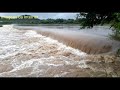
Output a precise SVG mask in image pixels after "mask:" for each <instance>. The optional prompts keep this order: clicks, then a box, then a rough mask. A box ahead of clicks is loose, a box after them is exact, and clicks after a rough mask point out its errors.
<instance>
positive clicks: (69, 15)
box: [0, 13, 78, 19]
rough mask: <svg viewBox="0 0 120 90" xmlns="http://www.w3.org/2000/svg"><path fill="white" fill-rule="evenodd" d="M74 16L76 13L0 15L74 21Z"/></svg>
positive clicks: (4, 14) (0, 14) (3, 14)
mask: <svg viewBox="0 0 120 90" xmlns="http://www.w3.org/2000/svg"><path fill="white" fill-rule="evenodd" d="M76 14H78V13H0V16H20V15H32V16H37V17H39V19H47V18H53V19H56V18H63V19H75V18H76Z"/></svg>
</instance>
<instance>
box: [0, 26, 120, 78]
mask: <svg viewBox="0 0 120 90" xmlns="http://www.w3.org/2000/svg"><path fill="white" fill-rule="evenodd" d="M58 30H59V31H58ZM72 30H73V29H72V28H71V29H68V28H66V29H65V30H62V29H60V28H59V29H58V28H53V27H51V28H50V27H40V26H39V27H30V26H29V27H25V26H24V27H23V26H22V27H21V26H17V27H16V26H13V25H4V26H3V27H0V77H106V76H112V77H114V76H115V77H116V76H119V74H120V72H119V71H120V70H119V66H120V62H119V60H120V59H119V57H115V56H114V55H111V56H109V55H105V56H99V55H96V56H94V55H92V56H90V55H89V54H87V53H86V52H83V51H84V50H83V51H82V50H80V49H77V48H76V49H75V48H73V47H70V45H71V44H72V43H71V44H69V43H68V45H67V43H65V42H66V40H68V39H69V40H70V42H71V40H72V39H71V38H70V35H71V36H72V38H73V41H74V40H75V39H78V35H83V34H80V33H78V32H79V30H78V27H76V29H75V28H74V31H72ZM48 32H49V33H48ZM80 32H81V33H84V32H83V31H80ZM86 32H89V31H87V30H86ZM93 33H96V31H93ZM93 33H92V34H91V35H87V34H84V35H87V36H92V35H93ZM101 35H103V36H104V38H106V34H105V33H102V34H101ZM101 35H100V36H99V35H94V37H100V38H101ZM66 36H67V37H66ZM73 36H74V37H75V38H74V37H73ZM83 39H84V40H87V39H85V38H83ZM93 39H94V38H93ZM69 40H68V41H69ZM100 40H101V39H100ZM102 40H103V39H102ZM104 40H105V39H104ZM59 41H60V42H59ZM75 42H77V41H75ZM86 42H87V41H86ZM64 43H65V44H64ZM115 43H116V42H115ZM78 44H80V43H78ZM113 44H114V43H113ZM95 45H96V44H95ZM73 46H74V45H73ZM115 60H116V61H115ZM116 62H117V63H116Z"/></svg>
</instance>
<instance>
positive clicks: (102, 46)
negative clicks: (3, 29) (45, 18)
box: [14, 26, 120, 54]
mask: <svg viewBox="0 0 120 90" xmlns="http://www.w3.org/2000/svg"><path fill="white" fill-rule="evenodd" d="M14 28H17V29H21V30H22V29H24V30H30V29H32V30H36V32H37V33H40V34H42V35H44V36H47V37H51V38H52V39H55V40H58V41H59V42H61V43H63V44H65V45H68V46H71V47H73V48H76V49H79V50H81V51H83V52H86V53H88V54H103V53H115V52H116V50H117V49H118V48H119V47H120V42H118V41H115V40H110V39H109V38H108V37H107V36H104V31H103V32H102V33H103V36H102V35H101V34H100V33H90V30H88V31H87V30H85V31H84V30H81V31H80V30H79V31H76V30H72V29H56V28H49V27H47V28H45V27H37V28H35V27H34V28H33V27H21V26H15V27H14ZM93 29H95V28H93ZM99 29H100V28H99ZM101 29H104V28H101ZM106 31H107V30H106ZM106 31H105V32H106ZM91 32H92V31H91ZM93 32H94V31H93Z"/></svg>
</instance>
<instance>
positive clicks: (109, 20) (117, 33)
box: [78, 12, 120, 40]
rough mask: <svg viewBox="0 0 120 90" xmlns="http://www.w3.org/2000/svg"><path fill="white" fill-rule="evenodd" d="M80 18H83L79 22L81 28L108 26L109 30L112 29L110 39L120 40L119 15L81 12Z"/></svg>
mask: <svg viewBox="0 0 120 90" xmlns="http://www.w3.org/2000/svg"><path fill="white" fill-rule="evenodd" d="M80 16H83V18H82V19H83V21H82V22H81V25H82V28H86V27H87V28H92V27H93V26H94V25H104V24H109V25H110V28H112V29H113V35H111V37H113V38H114V39H117V40H120V13H111V12H110V13H95V12H88V13H86V12H81V13H80V14H79V17H80ZM78 19H79V18H78Z"/></svg>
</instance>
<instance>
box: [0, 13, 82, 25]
mask: <svg viewBox="0 0 120 90" xmlns="http://www.w3.org/2000/svg"><path fill="white" fill-rule="evenodd" d="M81 22H82V19H60V18H58V19H51V18H48V19H39V18H34V17H33V16H31V15H21V16H19V17H17V18H5V17H0V24H80V23H81Z"/></svg>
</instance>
